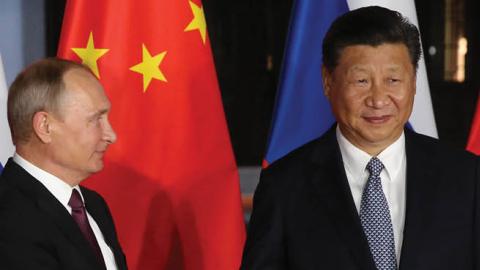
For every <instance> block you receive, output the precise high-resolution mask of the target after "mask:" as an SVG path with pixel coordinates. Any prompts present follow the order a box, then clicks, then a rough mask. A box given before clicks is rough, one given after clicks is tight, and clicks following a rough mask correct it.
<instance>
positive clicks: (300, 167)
mask: <svg viewBox="0 0 480 270" xmlns="http://www.w3.org/2000/svg"><path fill="white" fill-rule="evenodd" d="M405 144H406V145H405V147H406V155H407V168H406V170H407V171H406V215H405V227H404V235H403V243H402V250H401V258H400V262H399V265H400V266H399V268H400V270H429V269H432V270H433V269H436V270H439V269H445V270H447V269H448V270H453V269H462V270H469V269H479V263H478V261H479V258H480V251H479V249H478V245H479V239H480V238H479V231H480V223H479V217H480V206H479V202H480V197H479V184H480V182H479V180H480V175H479V171H478V170H479V159H478V158H477V157H476V156H474V155H472V154H470V153H467V152H465V151H463V150H461V149H459V150H457V149H451V148H448V147H444V146H442V145H440V144H439V143H438V141H437V140H435V139H432V138H429V137H426V136H423V135H419V134H416V133H413V132H412V131H409V130H405ZM241 269H244V270H247V269H248V270H270V269H271V270H286V269H292V270H293V269H295V270H307V269H308V270H310V269H311V270H314V269H315V270H318V269H328V270H332V269H345V270H354V269H359V270H375V266H374V262H373V259H372V256H371V254H370V251H369V248H368V243H367V240H366V238H365V235H364V233H363V230H362V226H361V223H360V219H359V217H358V213H357V210H356V208H355V204H354V201H353V198H352V195H351V192H350V187H349V185H348V181H347V177H346V174H345V169H344V166H343V162H342V157H341V154H340V149H339V146H338V143H337V140H336V136H335V129H334V128H332V129H331V130H330V131H328V132H327V133H326V134H325V135H324V136H322V137H321V138H320V139H317V140H315V141H312V142H310V143H308V144H306V145H305V146H303V147H302V148H300V149H298V150H296V151H294V152H292V153H290V154H289V155H287V156H286V157H284V158H283V159H281V160H279V161H277V162H275V163H274V164H272V165H271V166H270V167H268V168H267V169H265V170H264V171H263V172H262V174H261V179H260V183H259V185H258V187H257V190H256V192H255V196H254V203H253V213H252V217H251V221H250V225H249V230H248V237H247V242H246V245H245V249H244V254H243V262H242V267H241Z"/></svg>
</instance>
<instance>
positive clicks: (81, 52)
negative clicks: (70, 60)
mask: <svg viewBox="0 0 480 270" xmlns="http://www.w3.org/2000/svg"><path fill="white" fill-rule="evenodd" d="M72 51H73V52H75V53H76V54H77V55H78V57H80V59H82V64H84V65H87V66H88V67H89V68H90V69H91V70H92V72H93V74H95V76H97V78H100V73H99V72H98V65H97V60H98V59H99V58H100V57H102V56H103V55H104V54H106V53H107V52H108V49H97V48H95V44H94V43H93V33H92V32H90V35H89V36H88V42H87V47H86V48H72Z"/></svg>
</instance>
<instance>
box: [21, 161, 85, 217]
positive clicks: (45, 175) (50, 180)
mask: <svg viewBox="0 0 480 270" xmlns="http://www.w3.org/2000/svg"><path fill="white" fill-rule="evenodd" d="M13 161H15V163H17V164H18V165H20V166H21V167H22V168H23V169H25V170H26V171H27V172H28V173H29V174H30V175H32V176H33V177H34V178H35V179H37V180H38V181H39V182H40V183H41V184H42V185H44V186H45V187H46V188H47V189H48V191H50V193H52V194H53V196H55V198H57V200H58V201H59V202H60V203H61V204H62V205H63V206H64V207H65V208H66V209H67V210H68V211H69V212H71V207H70V206H69V205H68V201H70V197H71V196H72V190H73V189H76V190H77V191H78V192H79V193H80V196H81V197H82V200H83V201H85V200H84V198H83V194H82V192H81V190H80V187H79V186H78V185H76V186H74V187H71V186H70V185H69V184H67V183H66V182H64V181H63V180H61V179H60V178H58V177H56V176H55V175H53V174H51V173H49V172H47V171H44V170H42V169H40V168H39V167H37V166H35V165H33V164H32V163H30V162H29V161H27V160H25V159H24V158H23V157H21V156H20V155H19V154H18V153H15V154H14V155H13Z"/></svg>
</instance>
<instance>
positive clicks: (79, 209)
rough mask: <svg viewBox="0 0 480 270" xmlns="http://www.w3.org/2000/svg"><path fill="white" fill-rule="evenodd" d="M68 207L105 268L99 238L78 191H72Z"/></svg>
mask: <svg viewBox="0 0 480 270" xmlns="http://www.w3.org/2000/svg"><path fill="white" fill-rule="evenodd" d="M68 205H70V207H72V217H73V219H74V220H75V222H76V223H77V224H78V227H79V228H80V231H82V234H83V236H84V237H85V239H86V240H87V242H88V243H89V244H90V247H91V248H92V250H93V252H94V253H95V255H96V256H97V259H98V260H99V262H100V264H101V265H102V266H103V268H104V269H106V267H105V261H104V260H103V255H102V251H101V250H100V246H99V245H98V242H97V238H95V234H94V233H93V231H92V227H90V223H89V222H88V218H87V211H85V206H84V205H83V201H82V197H80V193H78V191H77V190H76V189H73V190H72V196H71V197H70V201H69V202H68Z"/></svg>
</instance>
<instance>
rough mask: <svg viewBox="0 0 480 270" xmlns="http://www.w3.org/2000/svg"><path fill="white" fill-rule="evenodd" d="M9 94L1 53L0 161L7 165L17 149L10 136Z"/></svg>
mask: <svg viewBox="0 0 480 270" xmlns="http://www.w3.org/2000/svg"><path fill="white" fill-rule="evenodd" d="M7 94H8V90H7V83H6V81H5V73H4V71H3V62H2V55H1V54H0V162H1V163H2V165H5V163H6V162H7V159H8V158H9V157H11V156H12V155H13V152H14V149H15V148H14V146H13V144H12V139H11V136H10V128H9V127H8V120H7Z"/></svg>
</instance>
